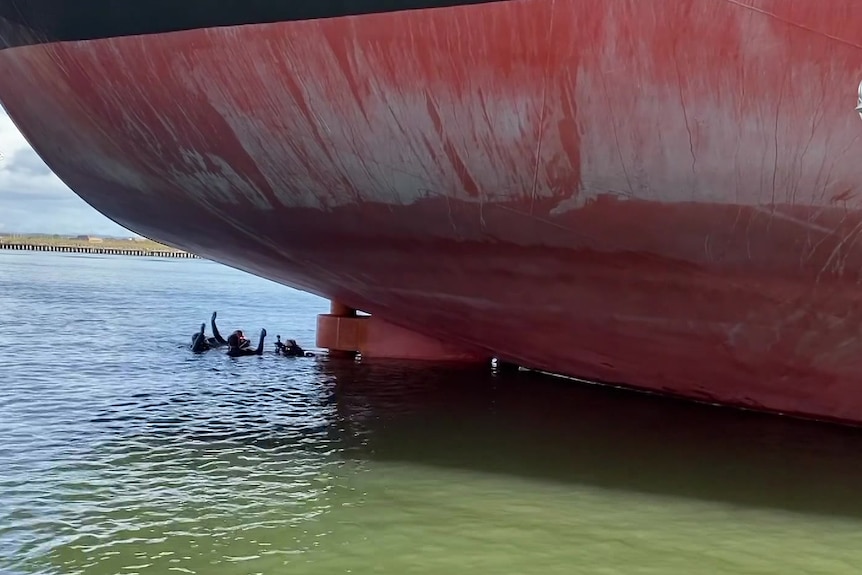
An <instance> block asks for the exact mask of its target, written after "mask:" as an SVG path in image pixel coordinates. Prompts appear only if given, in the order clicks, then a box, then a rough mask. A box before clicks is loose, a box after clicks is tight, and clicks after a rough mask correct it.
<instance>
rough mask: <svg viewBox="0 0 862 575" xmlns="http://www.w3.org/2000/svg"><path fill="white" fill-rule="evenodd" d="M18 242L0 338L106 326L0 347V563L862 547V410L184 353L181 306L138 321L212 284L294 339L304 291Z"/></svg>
mask: <svg viewBox="0 0 862 575" xmlns="http://www.w3.org/2000/svg"><path fill="white" fill-rule="evenodd" d="M33 261H36V260H32V261H31V260H26V261H25V260H15V262H17V264H16V265H18V266H19V268H18V269H17V270H16V273H15V274H12V275H2V274H0V345H3V346H4V348H6V349H9V347H8V346H10V345H12V344H14V342H15V341H18V340H19V338H35V337H37V336H38V334H39V333H42V332H43V331H44V330H50V331H51V332H54V333H62V332H63V331H64V330H65V331H66V332H70V331H71V332H75V333H97V334H98V336H99V337H100V338H101V340H102V341H104V342H107V343H108V344H109V345H104V346H94V347H92V348H88V349H85V350H81V349H80V348H76V347H75V343H74V342H73V341H71V340H69V339H68V338H62V337H60V338H57V339H56V340H54V341H52V342H51V345H45V346H31V347H27V348H24V350H23V351H22V350H21V348H15V350H14V351H13V353H7V354H5V355H2V356H0V373H3V374H4V376H5V379H4V384H3V387H2V388H0V573H3V574H4V575H6V574H10V575H16V574H33V573H44V574H81V575H108V574H124V575H131V574H136V573H137V574H142V575H144V574H146V575H155V574H172V573H195V574H212V575H218V574H230V575H251V574H258V573H259V574H267V575H272V574H292V575H293V574H305V573H309V574H311V573H314V574H328V573H355V574H362V573H416V574H441V573H443V574H449V575H454V574H460V573H465V574H466V573H471V574H472V573H494V574H533V573H535V574H556V573H560V574H564V573H565V574H571V573H585V574H587V573H588V574H623V575H631V574H662V575H667V574H686V575H688V574H700V573H703V574H721V573H728V574H730V573H733V574H743V573H751V574H765V573H782V574H783V573H824V574H827V573H828V574H842V573H857V572H859V569H860V567H859V566H860V565H862V497H861V496H860V493H862V432H859V431H852V430H847V429H841V428H836V427H828V426H821V425H813V424H808V423H800V422H794V421H789V420H785V419H780V418H773V417H763V416H756V415H752V414H744V413H738V412H731V411H726V410H720V409H713V408H707V407H696V406H690V405H684V404H680V403H676V402H669V401H662V400H656V399H653V398H648V397H645V396H640V395H634V394H629V393H620V392H616V391H612V390H606V389H601V388H596V387H589V386H582V385H576V384H573V383H569V382H561V381H558V380H553V379H548V378H543V377H537V376H530V375H526V374H520V375H518V374H516V375H509V376H506V377H498V376H495V375H494V374H491V373H488V372H487V371H484V370H479V371H475V370H473V371H468V370H458V369H453V368H444V367H431V366H427V365H421V364H412V365H409V364H404V365H399V364H388V363H382V364H373V363H371V364H368V363H366V364H355V363H353V362H339V361H334V360H327V359H323V358H308V359H299V360H291V359H286V358H278V357H276V356H272V355H265V356H264V357H262V358H247V359H249V361H245V362H237V361H233V360H229V359H227V358H225V357H224V356H222V355H219V354H212V355H205V356H198V357H194V356H191V355H190V354H189V353H188V351H187V350H186V349H183V348H182V347H181V346H182V345H183V344H185V343H186V340H187V339H188V336H189V334H190V333H191V331H192V330H188V329H187V330H185V331H183V330H182V329H177V335H176V338H174V339H175V340H174V339H171V338H167V339H165V340H161V339H156V340H154V341H146V342H145V343H144V344H141V334H146V333H158V332H159V330H163V329H164V326H174V325H183V322H187V319H188V318H189V317H191V318H193V319H195V320H197V318H198V316H203V317H204V318H206V317H208V310H209V307H217V306H216V305H213V302H214V301H216V300H219V298H225V297H226V296H224V295H223V294H224V293H226V292H227V293H236V294H239V295H237V296H236V298H237V301H227V302H222V301H219V303H218V307H222V308H224V309H238V308H239V307H242V309H243V312H244V314H245V322H246V324H245V325H250V326H254V325H256V324H257V323H259V322H262V321H264V319H265V318H268V319H269V321H270V322H272V323H273V324H280V325H292V326H294V329H293V330H292V331H291V332H290V333H291V335H294V334H296V335H297V337H298V338H299V339H300V341H308V340H309V339H312V338H313V320H314V314H315V313H317V312H319V311H323V310H320V309H317V308H316V307H315V306H316V305H318V302H317V300H313V299H309V298H308V296H303V295H301V294H294V293H293V292H289V293H287V294H285V291H284V290H283V289H282V288H279V287H278V286H274V285H271V284H267V283H259V282H256V280H253V279H252V278H246V276H242V275H240V274H235V273H234V272H231V271H226V270H224V269H223V268H219V267H215V266H209V265H205V263H204V262H185V263H183V264H182V265H179V264H177V265H170V264H155V263H152V262H125V263H123V262H122V261H112V262H111V263H105V262H96V263H93V261H91V260H84V261H83V262H78V261H72V262H71V263H68V262H65V260H60V259H58V260H51V261H50V262H47V260H38V261H39V262H47V263H44V264H38V265H37V264H33ZM28 262H29V263H28ZM58 262H59V263H58ZM6 265H7V266H9V265H11V264H9V263H8V262H6ZM156 265H161V266H162V267H160V268H159V270H160V273H159V275H158V276H157V277H155V276H152V275H151V274H152V269H154V268H153V267H151V266H156ZM63 266H66V267H65V268H63ZM118 266H119V267H120V268H121V269H119V270H118V269H115V268H116V267H118ZM61 272H62V273H61ZM28 273H29V274H30V276H29V277H28ZM52 274H56V277H55V275H52ZM52 277H54V278H55V279H54V280H52V279H51V278H52ZM117 278H122V279H117ZM52 281H56V282H60V281H62V285H63V286H65V288H64V289H63V290H59V289H55V288H56V287H57V286H59V285H60V284H59V283H57V284H55V285H54V288H52V284H51V282H52ZM4 282H5V283H4ZM10 282H12V283H11V284H10ZM14 282H21V285H12V284H14ZM40 282H42V283H40ZM130 283H131V284H132V285H135V286H136V287H135V291H134V292H133V293H131V294H130V293H129V287H128V286H129V285H130ZM34 286H35V287H34ZM96 286H98V289H99V290H100V291H99V292H98V293H99V297H98V298H94V297H93V296H92V293H94V289H95V287H96ZM25 287H26V288H27V289H24V288H25ZM202 290H203V291H202ZM4 298H6V299H5V300H4ZM274 298H278V302H279V311H278V312H277V313H276V312H274V311H273V310H272V305H271V302H272V301H273V299H274ZM201 300H203V301H201ZM166 301H169V302H171V305H169V306H168V305H163V304H164V302H166ZM121 304H122V305H123V308H122V309H123V313H122V316H121V317H119V316H118V312H117V309H118V306H119V305H121ZM84 305H86V306H87V307H86V309H87V310H88V311H87V313H86V314H81V313H77V312H76V311H75V310H77V309H80V308H81V306H84ZM321 307H323V306H321ZM224 315H225V316H226V319H225V320H224V323H225V324H230V322H232V321H235V320H234V317H236V316H237V315H238V314H235V315H234V316H233V317H232V316H231V315H230V312H225V313H224ZM220 317H221V315H220ZM21 318H26V322H25V323H23V324H22V319H21ZM70 318H71V319H70ZM248 318H251V319H248ZM15 322H18V323H17V324H16V323H15ZM189 323H191V327H192V329H194V328H196V327H197V322H196V321H192V322H189ZM10 326H14V327H15V329H9V328H10ZM247 329H248V330H249V331H251V330H252V327H248V328H247ZM279 329H280V328H279ZM303 330H305V331H303ZM186 332H189V333H186ZM272 332H273V333H276V332H275V330H274V329H273V330H272ZM282 333H285V332H282ZM4 338H6V339H4ZM312 341H313V339H312Z"/></svg>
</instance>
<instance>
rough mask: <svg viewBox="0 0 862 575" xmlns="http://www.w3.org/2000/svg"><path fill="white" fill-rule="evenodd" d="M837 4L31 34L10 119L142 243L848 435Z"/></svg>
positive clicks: (858, 166) (10, 58) (561, 362)
mask: <svg viewBox="0 0 862 575" xmlns="http://www.w3.org/2000/svg"><path fill="white" fill-rule="evenodd" d="M853 5H854V3H853V2H851V1H849V0H844V1H842V0H834V1H833V2H830V3H829V5H828V7H825V5H823V4H821V3H817V2H814V1H813V0H812V1H811V2H802V1H797V2H778V1H768V0H745V1H743V0H740V1H739V2H730V1H718V0H715V1H713V0H683V1H679V2H667V1H666V0H639V1H637V2H635V1H619V2H605V1H599V0H582V1H574V0H572V1H560V0H558V1H554V0H528V1H518V2H497V3H490V4H480V5H473V6H459V7H449V8H441V9H434V10H413V11H403V12H392V13H383V14H365V15H358V16H349V17H339V18H329V19H320V20H305V21H292V22H278V23H271V24H258V25H248V26H234V27H215V28H207V29H194V30H185V31H177V32H173V33H165V34H154V35H153V34H151V35H140V36H127V37H116V38H106V39H97V40H87V41H74V42H49V43H43V44H38V45H27V46H15V47H11V48H7V49H5V50H2V51H0V78H3V82H2V83H0V101H2V102H3V105H4V106H5V107H6V109H7V111H8V112H9V114H10V116H11V117H12V118H13V120H14V121H15V122H16V124H17V125H18V126H19V127H20V129H21V130H22V132H23V133H24V135H25V136H26V137H27V139H28V140H29V141H30V142H31V143H32V145H33V146H34V147H35V149H36V150H37V151H38V152H39V154H40V155H41V156H42V158H44V159H45V161H46V162H47V163H48V165H49V166H50V167H51V168H52V169H53V170H54V171H55V172H56V173H57V174H58V175H59V176H60V178H62V179H63V181H64V182H66V183H67V184H68V185H69V186H70V187H71V188H72V189H73V190H74V191H75V192H76V193H78V194H79V195H80V196H81V197H82V198H84V199H85V200H86V201H87V202H89V203H90V204H91V205H93V206H94V207H95V208H96V209H98V210H99V211H101V212H102V213H104V214H106V215H108V216H109V217H111V218H113V219H115V220H116V221H118V222H119V223H121V224H122V225H124V226H126V227H128V228H130V229H132V230H135V231H137V232H139V233H142V234H144V235H147V236H149V237H152V238H154V239H158V240H161V241H166V242H168V243H171V244H173V245H175V246H178V247H181V248H184V249H187V250H190V251H194V252H196V253H198V254H200V255H202V256H204V257H208V258H211V259H213V260H216V261H219V262H223V263H226V264H228V265H232V266H235V267H238V268H241V269H243V270H246V271H249V272H251V273H253V274H256V275H259V276H263V277H266V278H269V279H272V280H275V281H278V282H281V283H284V284H286V285H291V286H295V287H298V288H300V289H304V290H308V291H311V292H313V293H316V294H319V295H322V296H326V297H330V298H334V299H337V300H339V301H341V302H344V303H345V304H348V305H350V306H353V307H356V308H358V309H362V310H365V311H368V312H370V313H372V314H375V315H378V316H380V317H382V318H384V319H386V320H388V321H390V322H392V323H396V324H399V325H402V326H404V327H406V328H409V329H412V330H415V331H417V332H419V333H423V334H427V335H431V336H435V337H439V338H442V339H445V340H449V341H454V342H458V343H459V344H461V345H463V346H464V347H465V348H466V349H474V350H481V351H487V352H489V353H491V354H493V355H495V356H497V357H500V358H502V359H505V360H509V361H512V362H514V363H518V364H520V365H524V366H526V367H530V368H536V369H543V370H547V371H552V372H557V373H562V374H567V375H572V376H577V377H582V378H586V379H595V380H599V381H607V382H615V383H621V384H626V385H628V386H631V387H636V388H641V389H646V390H651V391H657V392H661V393H667V394H673V395H679V396H686V397H690V398H694V399H699V400H707V401H712V402H717V403H723V404H728V405H736V406H746V407H750V408H755V409H760V410H769V411H779V412H786V413H793V414H797V415H803V416H810V417H816V418H822V419H831V420H836V421H844V422H854V423H859V422H862V287H860V281H862V271H861V270H862V247H860V245H859V243H858V242H857V240H858V239H859V236H860V233H862V213H860V211H859V206H860V198H859V196H858V192H859V188H860V182H862V161H860V158H862V142H860V134H862V122H860V121H859V118H858V117H857V115H856V113H855V112H854V106H855V103H856V102H855V98H856V87H857V85H858V83H859V80H860V79H862V49H860V46H859V45H858V42H859V41H860V40H862V38H860V37H862V25H860V24H859V23H858V22H857V21H855V20H854V19H853V18H852V15H853V13H852V12H851V7H852V6H853ZM8 28H9V25H8V23H7V29H8Z"/></svg>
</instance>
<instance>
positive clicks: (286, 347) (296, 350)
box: [275, 335, 314, 357]
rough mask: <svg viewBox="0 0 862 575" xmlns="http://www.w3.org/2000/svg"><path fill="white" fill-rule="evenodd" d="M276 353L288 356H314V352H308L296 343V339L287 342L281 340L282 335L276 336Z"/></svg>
mask: <svg viewBox="0 0 862 575" xmlns="http://www.w3.org/2000/svg"><path fill="white" fill-rule="evenodd" d="M275 340H276V341H275V353H280V354H281V355H284V356H287V357H314V354H313V353H310V352H307V351H305V350H304V349H302V348H301V347H299V344H297V343H296V340H295V339H289V340H287V344H284V343H282V342H281V336H280V335H277V336H275Z"/></svg>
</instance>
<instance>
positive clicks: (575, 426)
mask: <svg viewBox="0 0 862 575" xmlns="http://www.w3.org/2000/svg"><path fill="white" fill-rule="evenodd" d="M320 367H321V369H322V370H323V371H324V372H325V373H326V374H328V375H329V376H331V378H332V380H334V382H335V387H334V391H333V398H334V401H335V402H336V404H337V410H338V413H339V416H340V417H339V419H341V420H342V421H346V422H349V425H350V426H351V428H352V430H353V431H354V434H352V435H353V436H354V437H361V438H363V441H362V442H361V443H359V444H357V445H354V449H353V450H352V451H354V453H355V454H358V455H359V456H360V457H364V458H368V459H372V460H381V461H403V462H410V463H413V464H420V465H429V466H446V467H454V468H460V469H467V470H474V471H479V472H486V473H497V474H509V475H515V476H523V477H527V478H531V479H538V480H545V481H554V482H563V483H568V484H586V485H593V486H597V487H601V488H605V489H621V490H629V491H638V492H645V493H652V494H659V495H667V496H673V497H686V498H696V499H700V500H707V501H715V502H722V503H728V504H733V505H740V506H745V507H765V508H773V509H781V510H786V511H793V512H802V513H816V514H825V515H836V516H849V517H862V498H860V497H859V496H858V494H859V486H860V485H862V458H860V457H859V454H860V453H862V430H858V429H849V428H842V427H837V426H831V425H823V424H817V423H811V422H803V421H799V420H791V419H788V418H781V417H776V416H768V415H761V414H755V413H747V412H741V411H735V410H729V409H722V408H715V407H711V406H704V405H693V404H690V403H685V402H681V401H675V400H667V399H664V398H657V397H651V396H647V395H641V394H634V393H630V392H625V391H620V390H615V389H611V388H604V387H598V386H589V385H583V384H577V383H573V382H570V381H567V380H557V379H554V378H551V377H548V376H542V375H539V374H530V373H523V372H522V373H519V374H511V375H506V376H500V377H495V376H493V375H490V374H488V373H487V372H483V371H478V372H477V371H464V370H457V369H446V368H442V367H428V368H425V369H420V370H416V366H415V365H414V366H412V367H409V368H408V367H405V366H400V365H397V364H386V363H382V364H376V365H375V364H373V363H371V364H353V363H351V362H339V361H324V362H321V364H320ZM408 370H409V371H408ZM405 373H409V374H410V375H409V380H407V379H406V377H405Z"/></svg>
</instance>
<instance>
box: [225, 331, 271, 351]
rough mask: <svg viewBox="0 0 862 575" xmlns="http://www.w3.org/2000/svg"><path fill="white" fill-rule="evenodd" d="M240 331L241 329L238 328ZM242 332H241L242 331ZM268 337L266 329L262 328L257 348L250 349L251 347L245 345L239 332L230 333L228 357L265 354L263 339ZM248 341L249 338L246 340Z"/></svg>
mask: <svg viewBox="0 0 862 575" xmlns="http://www.w3.org/2000/svg"><path fill="white" fill-rule="evenodd" d="M237 331H239V330H237ZM240 333H241V332H240ZM264 339H266V330H265V329H262V330H260V341H258V343H257V349H250V348H249V347H247V346H246V347H243V345H242V339H240V335H239V334H237V332H236V331H235V332H233V333H232V334H230V337H229V338H227V348H228V349H227V355H228V357H243V356H246V355H263V340H264ZM246 341H248V340H246Z"/></svg>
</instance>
